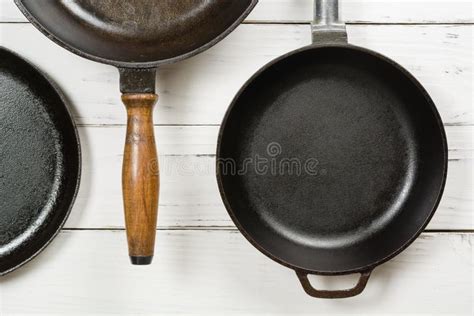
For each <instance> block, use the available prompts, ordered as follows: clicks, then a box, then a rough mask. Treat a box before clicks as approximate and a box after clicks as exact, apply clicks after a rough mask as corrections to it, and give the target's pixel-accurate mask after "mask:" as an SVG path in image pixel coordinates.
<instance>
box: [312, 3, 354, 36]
mask: <svg viewBox="0 0 474 316" xmlns="http://www.w3.org/2000/svg"><path fill="white" fill-rule="evenodd" d="M311 33H312V38H313V44H319V43H321V44H323V43H324V44H328V43H343V44H346V43H347V32H346V26H345V24H344V23H343V22H342V21H341V20H339V0H314V19H313V22H312V23H311Z"/></svg>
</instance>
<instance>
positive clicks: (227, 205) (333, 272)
mask: <svg viewBox="0 0 474 316" xmlns="http://www.w3.org/2000/svg"><path fill="white" fill-rule="evenodd" d="M327 48H340V49H347V50H353V51H359V52H362V53H365V54H368V55H371V56H373V57H375V58H378V59H380V60H381V61H383V62H386V63H388V64H390V65H391V66H393V67H394V68H395V69H396V70H398V71H399V72H400V73H401V74H403V75H404V76H405V77H406V79H407V80H410V82H411V83H412V84H413V85H414V86H415V87H416V88H417V89H418V90H419V91H420V93H421V94H422V95H423V97H424V98H425V100H426V101H427V104H428V105H429V107H430V109H431V111H432V113H433V115H434V119H435V120H436V123H437V125H438V127H439V131H440V136H441V141H442V147H443V170H442V173H441V175H442V181H441V183H440V186H439V189H438V190H437V198H436V201H435V202H434V203H433V206H432V208H431V211H430V212H429V215H428V216H427V217H426V219H425V221H424V222H423V224H422V225H420V227H419V228H418V230H417V231H416V232H415V233H414V234H413V236H412V237H411V238H409V239H407V240H406V241H405V242H404V243H403V245H402V246H400V247H399V248H397V249H395V250H394V251H393V252H391V253H390V254H389V255H387V256H385V257H383V258H381V259H379V260H377V261H374V262H372V263H370V264H367V265H365V266H361V267H355V268H350V269H341V270H317V269H309V268H305V267H302V266H299V265H297V264H294V263H291V262H288V261H287V260H285V259H283V258H281V257H280V256H278V255H276V254H275V253H272V252H270V251H268V250H266V249H265V248H264V247H263V246H261V245H260V244H259V243H258V242H257V241H256V240H255V239H254V238H253V237H252V235H251V234H250V233H249V232H247V231H246V229H245V228H244V227H243V225H241V223H240V222H239V220H238V219H237V216H236V214H235V212H234V211H233V209H232V206H231V204H230V202H229V201H228V199H227V197H226V192H225V188H224V184H223V176H222V174H221V172H220V170H219V165H218V163H217V161H218V159H219V158H220V152H221V147H222V138H223V136H224V130H225V128H226V125H227V121H228V120H229V119H230V116H231V115H232V111H233V109H234V107H236V104H237V103H238V99H239V98H240V96H241V95H242V94H243V93H244V91H246V90H247V88H248V87H249V86H250V85H251V84H252V83H253V82H254V81H255V80H256V79H257V78H258V77H259V76H260V75H261V74H262V73H264V72H265V71H266V70H267V69H269V68H270V67H272V66H273V65H275V64H277V63H279V62H280V61H283V60H286V59H287V58H289V57H290V56H293V55H296V54H299V53H302V52H305V51H310V50H316V49H327ZM447 171H448V144H447V138H446V132H445V129H444V125H443V122H442V120H441V116H440V114H439V112H438V110H437V108H436V105H435V104H434V102H433V100H432V98H431V97H430V95H429V94H428V92H427V91H426V89H425V88H424V87H423V85H422V84H421V83H420V82H419V81H418V80H417V79H416V78H415V77H414V76H413V75H412V74H411V73H410V72H408V70H406V69H405V68H404V67H402V66H401V65H400V64H398V63H397V62H395V61H393V60H392V59H390V58H388V57H386V56H384V55H382V54H380V53H377V52H375V51H373V50H370V49H367V48H364V47H360V46H356V45H352V44H346V43H343V44H338V43H330V44H319V43H316V44H315V43H313V44H310V45H307V46H304V47H302V48H298V49H296V50H293V51H291V52H288V53H286V54H284V55H282V56H279V57H277V58H275V59H273V60H271V61H270V62H268V63H267V64H265V65H264V66H262V67H261V68H260V69H259V70H257V72H255V73H254V74H253V75H252V76H251V77H250V78H249V79H248V80H247V81H246V82H245V83H244V84H243V85H242V87H241V88H240V89H239V90H238V92H237V94H236V95H235V97H234V98H233V99H232V101H231V103H230V105H229V107H228V108H227V110H226V112H225V114H224V117H223V119H222V122H221V125H220V128H219V133H218V139H217V147H216V180H217V184H218V188H219V194H220V196H221V198H222V201H223V203H224V206H225V208H226V210H227V213H228V214H229V216H230V217H231V219H232V221H233V222H234V224H235V226H236V227H237V229H238V230H239V231H240V233H241V234H242V235H243V236H244V237H245V238H246V239H247V241H248V242H250V244H251V245H253V246H254V247H255V248H256V249H257V250H259V251H260V252H261V253H263V254H264V255H265V256H267V257H268V258H270V259H272V260H273V261H275V262H277V263H279V264H281V265H283V266H285V267H287V268H290V269H292V270H295V271H297V272H302V273H307V274H318V275H345V274H352V273H363V272H367V271H372V270H373V269H374V268H375V267H377V266H379V265H381V264H383V263H385V262H387V261H389V260H390V259H392V258H394V257H396V256H397V255H398V254H400V253H401V252H402V251H403V250H405V249H406V248H407V247H408V246H410V245H411V244H412V243H413V242H414V241H415V240H416V239H417V238H418V237H419V236H420V235H421V233H422V232H423V231H424V229H425V228H426V226H427V225H428V223H429V222H430V221H431V219H432V217H433V216H434V213H435V212H436V210H437V208H438V206H439V203H440V201H441V198H442V196H443V192H444V189H445V185H446V178H447Z"/></svg>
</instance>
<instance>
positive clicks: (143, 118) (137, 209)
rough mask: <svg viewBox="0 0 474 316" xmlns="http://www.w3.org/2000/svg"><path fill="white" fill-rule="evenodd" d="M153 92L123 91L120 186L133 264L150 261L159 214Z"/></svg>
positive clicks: (155, 96) (129, 250)
mask: <svg viewBox="0 0 474 316" xmlns="http://www.w3.org/2000/svg"><path fill="white" fill-rule="evenodd" d="M157 99H158V96H157V95H156V94H152V93H145V94H135V93H125V94H123V95H122V101H123V103H124V104H125V107H126V108H127V116H128V119H127V137H126V141H125V151H124V157H123V169H122V190H123V203H124V209H125V226H126V229H127V240H128V252H129V255H130V259H131V262H132V264H137V265H144V264H150V263H151V261H152V258H153V251H154V247H155V235H156V220H157V215H158V191H159V187H160V183H159V170H158V155H157V153H156V145H155V136H154V133H153V107H154V105H155V103H156V101H157Z"/></svg>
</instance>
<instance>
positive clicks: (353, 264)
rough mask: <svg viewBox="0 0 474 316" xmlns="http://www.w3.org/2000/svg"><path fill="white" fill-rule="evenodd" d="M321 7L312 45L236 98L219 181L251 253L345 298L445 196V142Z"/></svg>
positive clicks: (326, 5) (401, 73)
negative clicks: (323, 281)
mask: <svg viewBox="0 0 474 316" xmlns="http://www.w3.org/2000/svg"><path fill="white" fill-rule="evenodd" d="M316 7H317V14H316V21H315V23H313V25H312V28H313V44H312V45H310V46H307V47H304V48H302V49H298V50H296V51H293V52H291V53H289V54H287V55H285V56H282V57H280V58H278V59H276V60H274V61H272V62H270V63H269V64H267V65H266V66H264V67H263V68H262V69H260V70H259V71H258V72H257V73H256V74H255V75H254V76H253V77H252V78H251V79H250V80H249V81H248V82H247V83H246V84H245V85H244V87H243V88H242V89H241V90H240V91H239V92H238V94H237V96H236V97H235V99H234V100H233V102H232V104H231V106H230V108H229V110H228V111H227V113H226V115H225V118H224V120H223V123H222V126H221V130H220V134H219V139H218V148H217V180H218V184H219V188H220V192H221V195H222V198H223V200H224V203H225V205H226V208H227V210H228V212H229V214H230V216H231V217H232V219H233V220H234V222H235V224H236V225H237V227H238V228H239V229H240V231H241V232H242V233H243V234H244V236H245V237H246V238H247V239H248V240H249V241H250V242H251V243H252V244H253V245H254V246H255V247H256V248H258V249H259V250H260V251H261V252H263V253H264V254H266V255H267V256H269V257H270V258H272V259H274V260H275V261H277V262H279V263H281V264H283V265H285V266H287V267H290V268H292V269H294V270H295V271H296V273H297V276H298V278H299V280H300V281H301V283H302V285H303V288H304V290H305V291H306V292H307V293H308V294H309V295H311V296H314V297H323V298H342V297H349V296H354V295H357V294H359V293H361V292H362V290H363V289H364V287H365V285H366V282H367V281H368V278H369V276H370V272H371V271H372V270H373V269H374V268H375V267H376V266H377V265H379V264H381V263H383V262H385V261H387V260H389V259H390V258H392V257H394V256H395V255H397V254H398V253H400V252H401V251H402V250H403V249H405V248H406V247H407V246H408V245H409V244H410V243H411V242H413V241H414V240H415V239H416V237H417V236H418V235H419V234H420V233H421V232H422V231H423V229H424V228H425V227H426V225H427V224H428V222H429V220H430V219H431V217H432V216H433V214H434V212H435V210H436V207H437V205H438V203H439V200H440V198H441V195H442V192H443V188H444V184H445V180H446V172H447V161H448V160H447V144H446V137H445V133H444V129H443V124H442V122H441V119H440V117H439V114H438V112H437V110H436V108H435V105H434V104H433V101H432V100H431V98H430V97H429V96H428V94H427V93H426V91H425V90H424V89H423V87H422V86H421V84H420V83H419V82H418V81H417V80H416V79H415V78H414V77H413V76H412V75H410V74H409V73H408V72H407V71H406V70H404V69H403V68H402V67H401V66H400V65H398V64H396V63H395V62H393V61H392V60H390V59H388V58H386V57H384V56H382V55H380V54H377V53H375V52H373V51H370V50H367V49H364V48H361V47H357V46H353V45H349V44H347V35H346V32H345V27H344V25H343V24H340V23H339V22H338V13H337V1H336V0H334V1H331V0H327V1H323V0H317V1H316ZM265 166H266V169H265ZM355 272H358V273H360V274H361V277H360V279H359V282H358V284H357V285H356V286H355V287H354V288H352V289H348V290H340V291H322V290H317V289H314V288H313V287H312V286H311V284H310V283H309V281H308V278H307V274H323V275H336V274H348V273H355Z"/></svg>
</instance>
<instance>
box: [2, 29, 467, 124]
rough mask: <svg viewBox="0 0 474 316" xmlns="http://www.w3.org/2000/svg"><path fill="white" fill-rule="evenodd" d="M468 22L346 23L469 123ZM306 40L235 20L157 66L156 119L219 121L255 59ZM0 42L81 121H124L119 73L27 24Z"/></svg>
mask: <svg viewBox="0 0 474 316" xmlns="http://www.w3.org/2000/svg"><path fill="white" fill-rule="evenodd" d="M473 28H474V27H473V26H439V25H438V26H350V27H349V29H348V31H349V37H350V41H351V42H352V43H354V44H359V45H361V46H364V47H368V48H372V49H374V50H376V51H378V52H381V53H383V54H386V55H387V56H389V57H391V58H393V59H394V60H396V61H397V62H399V63H400V64H401V65H403V66H404V67H406V68H407V69H408V70H410V71H411V72H412V73H413V74H414V75H415V77H417V78H418V79H419V80H420V81H421V83H422V84H424V86H425V87H426V89H427V90H428V92H429V93H430V94H431V96H432V98H433V100H434V101H435V103H436V104H437V106H438V109H439V111H440V113H441V116H442V118H443V120H444V122H445V123H447V124H464V125H466V124H473V123H474V118H473V108H474V107H473V104H472V100H473V89H472V87H473V81H472V80H473V73H472V60H473V59H472V50H473V46H472V43H473ZM309 41H310V36H309V27H308V26H300V25H242V26H240V27H239V28H238V29H237V30H236V31H235V32H234V33H232V34H231V35H230V36H229V37H228V38H226V39H225V40H224V41H223V42H221V43H220V44H218V45H217V46H215V47H214V48H212V49H210V50H208V51H207V52H205V53H203V54H201V55H199V56H196V57H193V58H191V59H189V60H186V61H183V62H180V63H178V64H174V65H169V66H164V67H163V68H161V69H160V70H159V76H158V77H159V80H158V93H159V94H160V100H159V101H158V105H157V107H156V110H155V123H156V124H219V123H220V122H221V120H222V116H223V114H224V112H225V110H226V108H227V106H228V104H229V103H230V101H231V100H232V98H233V96H234V95H235V93H236V92H237V91H238V89H239V88H240V87H241V86H242V84H243V83H244V82H245V81H246V80H247V79H248V78H249V77H250V76H251V75H252V74H253V73H254V72H255V71H256V70H257V69H258V68H259V67H261V66H262V65H264V64H265V63H266V62H268V61H270V60H272V59H273V58H275V57H277V56H279V55H281V54H283V53H285V52H288V51H290V50H292V49H295V48H298V47H302V46H304V45H305V44H308V43H309ZM0 45H4V46H6V47H7V48H11V49H13V50H15V51H17V52H18V53H20V54H22V55H23V56H25V57H26V58H27V59H29V60H30V61H32V62H33V63H35V64H36V65H38V66H39V67H40V68H42V69H43V70H45V71H46V73H48V74H49V75H50V76H51V77H52V78H53V79H54V80H55V81H56V82H57V83H59V85H60V86H61V87H62V88H63V89H64V91H65V93H66V94H67V95H68V96H69V98H70V99H71V101H72V102H73V105H74V109H73V112H74V116H75V118H76V120H77V121H78V122H79V123H80V124H124V123H125V110H124V107H123V105H122V104H121V103H120V98H119V89H118V72H117V70H116V69H114V68H113V67H111V66H107V65H101V64H98V63H95V62H91V61H88V60H85V59H82V58H80V57H78V56H75V55H73V54H71V53H69V52H68V51H66V50H64V49H62V48H60V47H59V46H57V45H56V44H54V43H52V42H51V41H50V40H48V39H47V38H46V37H45V36H43V35H42V34H41V33H40V32H39V31H37V30H36V29H34V28H33V26H31V25H29V24H0Z"/></svg>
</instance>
